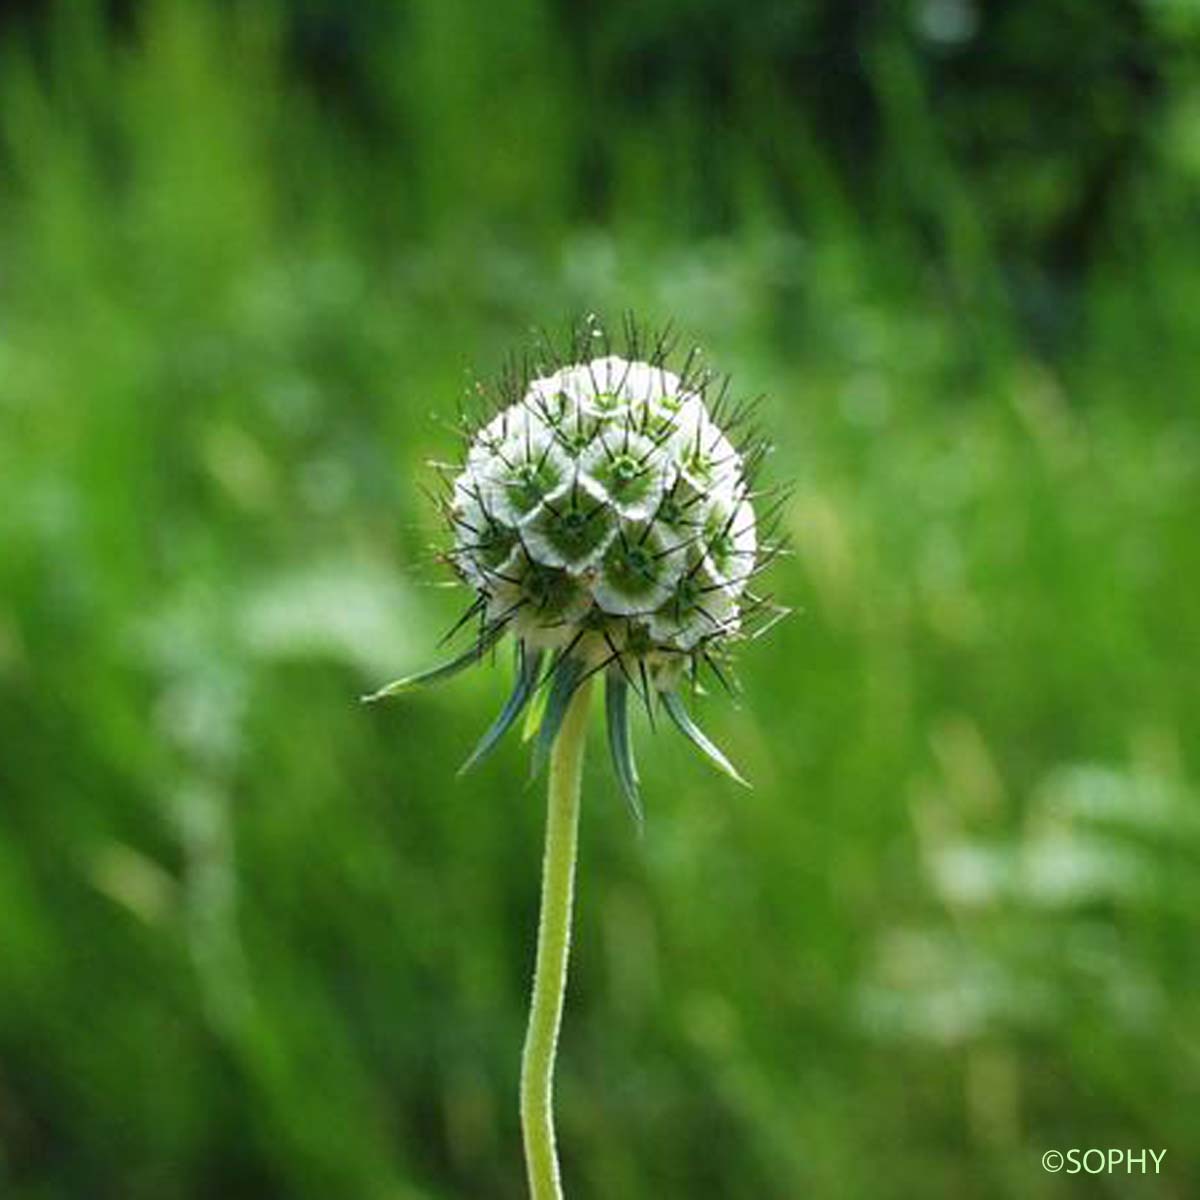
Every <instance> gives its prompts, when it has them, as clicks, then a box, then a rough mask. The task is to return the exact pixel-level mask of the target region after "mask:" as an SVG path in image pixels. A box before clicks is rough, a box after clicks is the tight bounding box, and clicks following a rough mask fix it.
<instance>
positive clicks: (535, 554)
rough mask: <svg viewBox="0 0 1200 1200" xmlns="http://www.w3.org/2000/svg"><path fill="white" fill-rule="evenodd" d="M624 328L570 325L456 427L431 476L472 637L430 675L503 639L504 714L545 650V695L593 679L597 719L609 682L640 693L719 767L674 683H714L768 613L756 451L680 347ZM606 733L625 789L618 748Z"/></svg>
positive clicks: (530, 682) (613, 705) (614, 704)
mask: <svg viewBox="0 0 1200 1200" xmlns="http://www.w3.org/2000/svg"><path fill="white" fill-rule="evenodd" d="M626 334H627V337H626V346H625V347H624V348H623V349H624V352H623V353H620V354H618V353H614V352H613V350H612V347H611V346H610V345H609V344H608V339H607V337H606V336H605V335H604V334H603V332H602V331H600V330H598V328H597V327H596V326H595V325H594V324H585V325H584V326H582V327H581V328H580V330H579V331H578V332H577V334H576V335H575V337H574V338H573V341H572V346H571V348H570V350H569V352H568V353H567V354H565V355H561V356H559V355H553V356H551V361H550V362H549V363H548V364H547V365H545V366H542V367H541V368H540V369H537V370H525V371H521V372H517V373H515V374H513V375H510V377H509V378H508V379H507V380H506V381H505V384H504V386H503V387H502V389H501V391H500V399H499V402H498V403H497V404H496V405H495V406H494V407H493V409H492V411H491V412H490V413H489V414H488V415H486V416H485V417H484V418H483V419H481V420H477V421H475V422H473V423H472V424H471V425H470V426H469V428H468V429H467V430H466V432H467V436H468V446H467V451H466V455H465V458H464V461H463V462H462V465H461V467H459V468H458V469H457V471H456V472H455V473H454V474H453V475H452V477H451V478H450V479H449V480H448V483H449V497H448V500H447V503H446V505H445V511H446V513H447V516H448V518H449V524H450V532H451V537H452V542H453V544H452V545H451V547H450V548H449V549H448V552H447V559H448V560H449V561H450V562H451V563H452V564H453V566H454V567H455V569H456V571H457V572H458V574H459V576H460V578H461V579H462V580H463V581H464V582H465V583H466V584H467V585H468V586H470V587H471V588H472V589H473V591H474V592H475V598H474V601H473V603H472V605H471V607H470V609H469V610H468V613H467V615H466V617H465V618H464V622H465V621H466V620H469V619H471V618H477V619H478V621H479V623H480V624H479V629H480V632H479V638H478V641H477V642H476V645H475V646H474V647H472V649H471V650H469V651H468V652H467V653H466V654H465V655H463V656H461V658H460V659H458V660H455V662H454V663H452V664H448V666H447V668H444V669H442V670H441V672H440V674H445V673H448V672H449V671H450V670H451V669H458V667H460V666H465V665H468V664H469V663H470V662H474V661H478V659H479V658H481V657H482V656H483V655H484V653H485V652H486V651H487V650H488V649H490V647H491V646H493V645H495V643H496V642H497V641H498V640H499V639H500V638H501V637H502V636H503V635H504V634H506V633H510V632H511V633H512V634H513V635H514V637H515V639H516V641H517V645H518V651H519V661H520V664H521V669H520V671H519V672H518V690H517V692H516V693H515V694H514V698H513V700H512V701H510V704H509V705H508V706H506V709H505V714H504V717H503V719H504V720H506V721H511V719H512V717H513V715H514V714H515V711H517V710H519V709H520V707H521V706H522V705H523V704H524V702H525V701H526V700H527V699H528V698H529V694H530V693H532V691H533V690H535V686H536V685H537V684H538V683H539V682H540V677H539V674H538V673H539V671H540V670H541V662H542V658H543V656H544V655H546V654H547V652H552V653H553V656H554V658H553V664H552V666H551V668H550V670H549V672H548V674H549V675H553V676H554V677H555V680H556V682H555V684H554V685H553V690H552V698H553V695H556V694H557V692H558V690H559V689H558V682H557V681H558V680H559V679H560V678H561V677H562V676H563V675H564V673H568V674H570V676H571V678H572V679H574V680H575V681H576V683H577V682H578V679H579V678H580V676H581V675H586V674H588V673H591V672H593V671H598V670H605V671H606V673H607V679H608V687H609V692H610V710H609V711H610V721H617V722H620V721H623V720H624V719H625V717H624V715H623V714H624V712H625V700H624V694H625V689H626V687H627V686H632V687H633V688H634V689H635V691H637V693H638V694H639V695H641V697H642V698H643V700H645V701H646V702H647V703H649V699H650V692H651V690H652V689H653V690H655V691H657V692H658V694H659V696H660V699H661V700H662V703H663V705H664V707H665V708H666V710H667V711H668V712H669V713H670V714H671V715H672V717H673V718H674V719H675V721H676V723H677V724H679V725H680V728H681V729H683V731H684V732H685V733H686V734H687V735H688V736H689V737H690V738H692V740H693V741H695V742H696V744H697V745H699V746H700V747H701V749H703V750H704V751H705V753H707V754H709V756H710V757H713V756H714V754H715V755H716V758H717V760H718V765H722V766H724V767H726V768H728V764H727V763H726V762H725V761H724V759H723V758H722V757H721V756H720V755H719V752H716V751H715V748H714V747H712V745H711V743H709V742H708V741H707V739H705V738H703V735H700V734H699V731H698V730H696V729H695V727H694V726H693V725H691V723H690V718H688V717H687V715H686V712H685V710H684V709H683V708H682V705H681V703H680V702H679V699H678V696H677V695H676V692H675V689H676V687H677V686H678V684H679V682H680V681H681V680H682V679H684V678H686V677H692V678H695V676H696V674H697V672H698V670H699V667H700V665H701V664H702V663H704V664H708V665H709V666H711V667H712V669H713V671H714V672H715V673H716V674H717V675H718V677H719V678H720V679H721V680H722V682H724V681H725V676H724V675H723V674H722V672H721V668H720V666H719V665H718V664H719V663H721V662H724V659H725V655H726V651H727V648H728V646H729V644H730V643H731V642H732V641H733V640H735V639H737V638H740V637H745V636H746V634H747V631H748V629H753V628H754V627H755V625H756V623H757V622H759V621H760V620H761V618H762V617H764V616H768V615H769V614H770V613H771V612H772V611H776V610H773V609H772V607H771V606H770V605H769V604H768V602H767V600H766V599H765V598H764V597H762V596H759V595H757V594H756V593H755V592H754V591H753V588H752V582H753V579H754V577H755V576H756V575H757V574H758V572H759V571H760V570H761V569H762V567H763V566H764V565H765V564H766V562H768V561H769V560H770V559H771V558H772V557H773V556H774V554H775V553H776V551H777V547H776V545H775V544H774V543H773V542H772V541H771V539H770V538H769V537H764V536H763V530H762V528H761V525H760V522H759V519H758V516H757V515H756V512H755V500H756V495H757V493H756V491H755V487H754V483H753V480H752V476H753V474H754V472H755V470H756V469H757V467H758V465H759V463H760V462H761V459H762V457H763V452H764V449H765V444H764V443H763V442H762V440H761V439H760V438H759V437H758V436H757V435H756V434H754V433H753V431H751V430H748V429H747V428H746V416H747V410H746V409H745V408H744V407H740V406H738V405H736V404H733V403H731V402H730V401H729V399H728V390H727V388H728V381H727V380H726V381H725V384H724V386H722V387H721V388H720V391H719V394H718V395H716V397H715V398H713V399H712V401H711V403H710V397H711V396H712V395H713V393H714V392H715V391H716V388H715V387H714V385H713V376H712V375H711V374H710V373H709V372H707V371H706V370H701V369H700V368H698V367H697V366H696V362H697V359H696V355H695V354H694V353H693V355H690V356H688V358H687V360H686V361H685V362H684V363H683V364H682V366H680V367H679V368H677V369H672V368H670V367H668V365H667V361H666V360H667V358H668V356H669V353H670V349H671V347H670V345H669V344H668V343H669V339H668V338H667V337H666V336H662V337H658V338H646V337H644V336H643V335H642V334H641V332H640V331H639V330H637V329H636V328H634V327H632V326H629V327H628V328H627V330H626ZM597 342H599V345H597ZM597 350H599V351H601V352H599V353H597V352H596V351H597ZM531 671H532V676H531V675H530V672H531ZM440 674H437V673H435V677H440ZM420 678H424V677H420ZM569 691H570V689H569V688H568V689H567V694H569ZM559 707H561V706H556V705H554V704H553V703H548V706H547V711H548V713H550V714H553V713H554V712H556V711H557V710H558V708H559ZM510 710H512V711H511V712H510ZM551 719H552V717H551V716H548V717H547V718H546V720H551ZM494 734H495V731H494V730H493V731H492V732H491V733H490V734H489V736H490V737H491V736H493V735H494ZM495 736H498V735H495ZM614 737H615V740H614V741H613V743H612V744H613V753H614V757H615V758H616V759H617V760H618V761H617V767H618V775H619V776H620V778H621V781H622V784H623V786H624V787H625V790H626V792H627V793H629V792H630V791H631V787H632V784H631V782H630V781H631V779H632V770H631V768H632V763H631V761H623V759H625V758H627V740H628V739H627V738H623V737H621V736H616V735H614ZM488 744H489V746H490V744H491V743H490V742H489V743H488Z"/></svg>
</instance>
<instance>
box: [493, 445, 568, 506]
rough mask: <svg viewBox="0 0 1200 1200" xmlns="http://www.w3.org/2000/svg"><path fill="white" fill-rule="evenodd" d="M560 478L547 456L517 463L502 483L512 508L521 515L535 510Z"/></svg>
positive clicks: (559, 481) (556, 485)
mask: <svg viewBox="0 0 1200 1200" xmlns="http://www.w3.org/2000/svg"><path fill="white" fill-rule="evenodd" d="M561 481H562V476H561V474H560V472H559V471H558V469H557V468H556V467H555V465H554V464H553V463H552V462H551V461H550V456H549V455H544V456H542V457H541V458H540V459H530V460H529V461H527V462H523V463H518V464H517V465H516V466H515V467H514V468H513V470H512V473H511V474H510V475H509V477H508V478H507V479H506V480H505V481H504V486H505V488H506V489H507V491H508V496H509V499H510V500H511V501H512V505H513V507H514V508H515V509H516V510H517V511H518V512H519V513H521V514H522V515H524V514H525V513H527V512H531V511H532V510H533V509H535V508H536V507H537V506H538V505H539V504H540V503H541V502H542V500H543V499H544V498H545V497H546V496H547V495H549V494H550V493H551V492H552V491H554V489H555V488H556V487H558V485H559V483H561Z"/></svg>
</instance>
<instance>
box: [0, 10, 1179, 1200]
mask: <svg viewBox="0 0 1200 1200" xmlns="http://www.w3.org/2000/svg"><path fill="white" fill-rule="evenodd" d="M1198 218H1200V6H1197V4H1196V3H1195V2H1194V0H1154V2H1151V0H1144V2H1133V0H1130V2H1118V0H1011V2H1007V3H1005V2H1001V0H986V2H985V0H914V2H912V3H901V4H886V3H878V4H838V3H836V2H835V0H826V2H824V3H799V2H784V0H738V2H736V3H735V2H733V0H645V2H644V3H641V4H609V5H601V4H598V3H595V2H594V0H593V2H588V3H574V2H570V0H490V2H489V3H487V4H469V3H466V2H465V0H408V2H407V3H403V4H394V5H393V4H388V3H383V2H382V0H371V2H364V3H360V4H353V5H352V4H337V3H334V2H333V0H308V2H306V3H296V4H293V5H289V6H286V7H275V6H272V5H270V4H263V3H255V4H249V3H243V4H237V3H233V2H224V3H218V2H212V3H191V4H189V3H183V2H171V0H153V2H150V3H125V4H114V5H99V4H95V3H61V4H57V5H40V4H35V3H26V4H17V5H8V6H5V7H4V8H3V10H2V15H0V932H2V936H0V1194H2V1195H3V1196H5V1197H14V1198H18V1200H49V1198H54V1200H59V1198H71V1200H76V1198H78V1200H106V1198H108V1197H114V1198H115V1197H122V1198H132V1200H159V1198H162V1200H177V1198H178V1200H183V1198H189V1200H190V1198H199V1197H216V1196H230V1197H243V1196H244V1197H251V1196H252V1197H255V1198H256V1200H261V1198H263V1197H289V1198H290V1197H297V1198H300V1200H307V1198H310V1197H311V1198H312V1200H329V1198H331V1197H349V1198H358V1197H363V1198H366V1200H418V1198H422V1197H423V1198H426V1200H433V1198H438V1197H465V1196H471V1197H489V1198H492V1197H495V1198H498V1200H505V1198H512V1200H515V1198H517V1197H520V1196H521V1195H523V1187H524V1184H523V1175H522V1166H521V1161H520V1157H519V1146H520V1140H519V1131H518V1125H517V1116H516V1105H515V1091H516V1081H517V1068H518V1056H519V1047H520V1042H521V1038H522V1034H523V1026H524V1013H525V1003H526V989H527V984H528V981H529V977H530V972H531V962H532V946H533V934H534V927H535V921H536V901H537V888H538V879H537V872H538V867H539V860H540V839H541V829H542V816H543V813H542V795H541V791H540V789H539V788H526V787H525V776H526V770H527V768H526V758H525V755H524V753H523V752H522V748H521V747H520V746H519V745H517V744H515V740H514V743H513V744H510V745H506V746H505V747H504V748H503V749H502V751H501V753H500V754H499V755H497V757H496V758H495V759H494V760H493V761H492V762H490V763H489V764H488V765H487V766H486V767H485V768H484V769H482V770H481V771H480V772H479V773H478V774H476V775H474V776H473V777H471V778H469V779H466V780H463V781H456V780H455V779H454V777H453V775H454V770H455V768H456V767H457V766H458V764H459V762H460V761H461V760H462V758H463V757H464V756H465V754H466V752H467V751H468V749H469V748H470V746H471V744H472V743H473V740H474V738H475V737H477V736H478V733H479V732H480V731H481V729H482V728H483V727H484V725H485V724H486V722H487V721H488V720H489V719H490V716H491V714H492V713H493V711H494V710H495V708H496V707H497V705H498V703H499V701H500V699H501V697H502V693H503V692H504V688H505V679H506V675H507V671H506V669H497V670H487V669H485V670H480V671H477V672H473V673H471V674H470V675H468V676H466V677H464V678H461V679H459V680H458V681H456V682H455V683H453V684H451V685H449V686H447V687H445V688H443V689H441V690H438V691H436V692H431V693H428V694H423V695H419V696H416V697H412V698H406V699H404V700H403V701H400V702H397V703H395V704H394V705H392V706H390V707H383V708H380V709H374V710H364V709H362V708H360V707H359V706H358V705H357V704H356V696H357V695H358V694H359V693H360V692H362V691H364V690H365V689H367V688H369V687H371V686H373V685H377V684H379V683H381V682H383V681H384V680H386V679H388V678H391V677H394V676H395V675H398V674H402V673H404V672H405V671H407V670H410V669H414V668H416V667H419V666H422V665H425V664H427V663H428V662H430V661H431V660H432V659H433V658H434V656H435V642H436V640H437V638H438V636H439V635H440V633H441V632H442V631H443V630H444V629H445V628H446V626H447V625H448V624H449V622H450V621H451V620H452V619H453V617H454V616H456V615H457V613H458V611H459V609H460V607H461V604H462V597H461V595H460V594H459V593H457V592H456V591H450V590H443V589H442V588H440V587H437V586H433V585H435V584H437V583H439V582H442V581H443V580H444V575H443V573H442V571H441V570H439V568H438V567H437V565H436V564H435V563H434V562H433V561H432V557H431V554H430V551H429V546H430V544H431V543H432V542H434V541H436V539H437V538H438V536H439V531H438V528H437V523H436V520H435V517H434V514H433V512H432V509H431V507H430V505H429V504H428V503H427V502H426V500H425V498H424V497H423V495H422V492H421V488H422V486H423V485H425V484H427V483H429V482H430V478H431V475H430V471H429V470H428V468H427V467H426V466H425V462H426V460H427V459H429V458H431V457H445V456H447V455H449V454H450V453H451V452H452V451H453V448H454V445H455V442H454V439H453V436H452V435H451V433H450V432H449V430H448V429H447V427H446V424H445V422H446V420H447V419H448V418H450V417H452V416H453V414H454V410H455V404H456V401H457V399H458V398H459V397H460V396H461V394H462V393H463V391H464V389H465V388H466V387H467V386H468V385H469V384H470V383H471V382H472V381H474V380H475V379H477V378H480V377H482V378H488V377H489V376H491V375H492V374H493V373H494V372H495V371H496V370H497V369H498V367H499V366H500V365H501V362H502V359H503V356H504V354H505V352H506V351H507V350H508V349H510V348H512V347H514V346H516V347H520V346H521V345H522V344H523V343H524V342H525V340H526V338H527V337H528V334H529V331H530V329H531V328H532V327H533V326H535V325H543V324H544V325H548V326H550V327H552V328H561V327H562V326H563V323H564V322H565V321H566V320H567V319H569V318H570V317H571V316H572V315H575V314H578V313H581V312H584V311H589V310H596V311H598V312H601V313H606V314H609V315H610V316H613V315H619V314H620V313H621V312H622V311H623V310H624V309H626V308H632V309H633V310H635V311H636V312H638V313H639V314H641V315H642V316H643V317H644V318H645V319H647V320H649V321H662V320H665V319H668V318H671V319H674V320H675V322H676V323H677V324H678V326H679V327H680V328H681V329H682V330H683V331H684V332H685V335H686V337H687V338H688V339H695V340H697V341H699V342H700V343H702V344H703V345H704V346H705V347H706V348H707V350H708V351H709V354H710V357H711V358H712V360H713V361H714V363H715V364H717V365H719V366H720V367H722V368H724V369H727V370H730V371H732V372H733V373H734V375H735V377H736V380H737V382H738V384H739V386H740V388H741V389H742V390H743V391H745V392H747V393H754V392H759V391H762V392H766V393H767V394H768V396H769V401H768V403H767V406H766V408H765V410H764V421H765V423H766V424H767V426H768V427H769V428H770V429H771V430H772V432H773V434H774V436H775V440H776V441H777V443H778V452H777V454H776V456H775V458H774V460H773V463H772V465H771V467H770V470H769V473H770V474H771V475H772V477H773V478H774V479H775V480H786V479H791V480H794V481H795V483H796V493H795V496H794V499H793V501H792V503H791V505H790V507H789V509H788V515H787V527H788V531H789V533H790V535H791V537H792V539H793V543H794V547H795V555H794V557H792V558H790V559H789V560H787V561H786V562H785V563H783V564H782V565H781V566H779V567H778V568H776V569H775V571H774V572H773V576H772V586H773V590H774V591H775V592H776V593H777V595H778V596H779V598H780V599H781V600H783V601H785V602H786V603H788V604H791V605H793V606H795V607H796V608H798V609H799V610H800V612H799V614H798V615H797V616H795V617H793V618H792V619H791V620H789V621H787V622H785V623H784V624H783V625H781V626H779V627H778V628H776V630H775V631H774V632H773V634H772V635H771V636H770V637H769V638H768V639H767V640H765V641H762V642H759V643H756V644H755V645H754V646H752V647H750V648H748V650H747V651H746V653H745V654H744V655H743V657H742V677H743V682H744V685H745V699H744V701H743V703H742V705H741V706H740V707H736V708H735V707H733V706H731V705H730V704H729V703H727V702H726V701H725V700H724V699H722V698H720V697H713V698H712V699H701V700H700V702H699V704H698V708H699V716H700V719H701V720H702V722H703V723H705V724H706V725H707V726H708V727H709V728H710V729H711V730H712V732H713V733H714V735H715V736H717V737H718V739H719V740H720V741H721V742H722V743H723V744H724V745H725V746H726V747H727V749H728V750H729V751H730V753H731V755H732V756H734V757H735V759H736V760H737V762H738V763H739V764H740V765H742V766H743V767H744V769H745V770H746V771H747V773H748V774H749V775H750V776H751V777H752V778H753V780H754V781H755V783H756V788H755V790H754V791H753V792H750V793H742V792H739V791H737V790H735V789H733V788H732V787H730V786H728V785H727V783H726V782H725V781H723V780H722V779H721V778H720V777H718V776H716V775H715V774H709V773H706V770H705V767H704V766H703V764H702V763H701V762H700V761H699V760H698V759H697V758H695V757H694V756H693V755H692V754H691V753H689V752H688V750H687V748H686V747H685V746H684V745H683V744H682V743H681V742H680V741H679V740H678V739H677V738H675V737H674V735H673V734H672V733H671V732H669V731H667V730H661V729H660V730H659V731H658V732H657V733H656V734H652V733H651V731H650V730H649V729H648V728H647V727H646V725H645V722H644V720H643V721H642V722H641V726H640V728H639V731H638V740H639V750H640V758H641V763H642V768H643V772H642V773H643V776H644V784H645V793H646V798H647V803H648V822H647V827H646V831H645V836H644V838H642V839H641V840H639V839H638V837H637V836H636V833H635V830H634V828H633V826H632V823H631V822H630V820H629V819H628V817H627V815H626V812H625V811H624V807H623V804H622V802H621V799H620V797H619V795H618V793H617V790H616V785H615V783H614V781H613V779H612V777H611V774H610V770H609V768H608V765H607V762H606V760H605V757H604V755H603V754H602V753H595V754H594V755H593V756H592V761H591V763H590V765H589V768H588V772H587V778H586V784H585V787H586V793H585V811H584V826H583V834H582V863H581V887H580V895H579V910H578V919H577V939H576V946H575V957H574V962H573V971H572V977H571V987H570V995H569V998H568V1009H567V1016H566V1025H565V1031H564V1041H563V1046H562V1055H561V1065H560V1080H559V1105H558V1107H559V1111H560V1118H559V1121H560V1129H559V1133H560V1141H561V1148H562V1156H563V1164H564V1171H565V1174H566V1177H567V1180H568V1183H569V1194H570V1195H571V1196H572V1197H576V1198H579V1200H582V1198H584V1197H605V1198H611V1197H618V1198H628V1200H638V1198H639V1197H656V1198H661V1197H731V1198H743V1197H744V1198H750V1197H755V1198H758V1197H772V1198H774V1197H781V1198H786V1200H791V1198H793V1197H802V1196H819V1197H834V1198H837V1197H847V1198H858V1197H863V1198H870V1200H891V1198H901V1197H912V1196H917V1195H921V1196H927V1195H928V1196H954V1197H958V1196H973V1197H974V1196H978V1197H1033V1198H1035V1200H1037V1198H1040V1197H1056V1196H1085V1195H1086V1196H1147V1197H1151V1196H1153V1197H1183V1196H1189V1195H1195V1194H1197V1191H1198V1190H1200V1142H1198V1140H1197V1134H1196V1130H1197V1120H1196V1119H1197V1114H1198V1113H1200V955H1198V953H1197V932H1198V929H1197V921H1198V917H1197V914H1198V913H1200V808H1198V805H1197V788H1198V782H1197V781H1198V778H1200V744H1198V742H1197V738H1196V714H1197V711H1198V709H1200V672H1198V671H1197V666H1198V662H1200V602H1198V600H1197V593H1198V591H1200V537H1198V536H1197V525H1198V524H1200V404H1198V402H1197V399H1198V392H1200V221H1198ZM503 665H504V664H502V666H503ZM596 733H597V735H598V734H599V730H598V729H597V730H596ZM595 749H596V750H597V751H599V750H600V746H599V744H598V743H597V745H596V747H595ZM1093 1146H1095V1147H1102V1148H1103V1147H1121V1148H1128V1149H1133V1150H1138V1149H1141V1148H1145V1147H1150V1148H1154V1149H1165V1151H1166V1157H1165V1159H1164V1160H1163V1167H1162V1174H1161V1175H1160V1176H1159V1177H1157V1178H1154V1177H1151V1178H1149V1179H1141V1178H1138V1177H1133V1178H1130V1177H1127V1176H1125V1175H1116V1176H1112V1177H1109V1176H1105V1175H1101V1176H1095V1177H1093V1176H1087V1175H1082V1174H1081V1175H1078V1176H1075V1177H1073V1178H1072V1177H1070V1176H1067V1175H1065V1174H1063V1175H1058V1176H1054V1175H1049V1174H1046V1173H1045V1172H1044V1171H1043V1170H1042V1168H1041V1166H1040V1158H1041V1155H1042V1152H1043V1151H1045V1150H1048V1149H1060V1150H1066V1149H1069V1148H1071V1147H1078V1148H1088V1147H1093Z"/></svg>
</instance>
